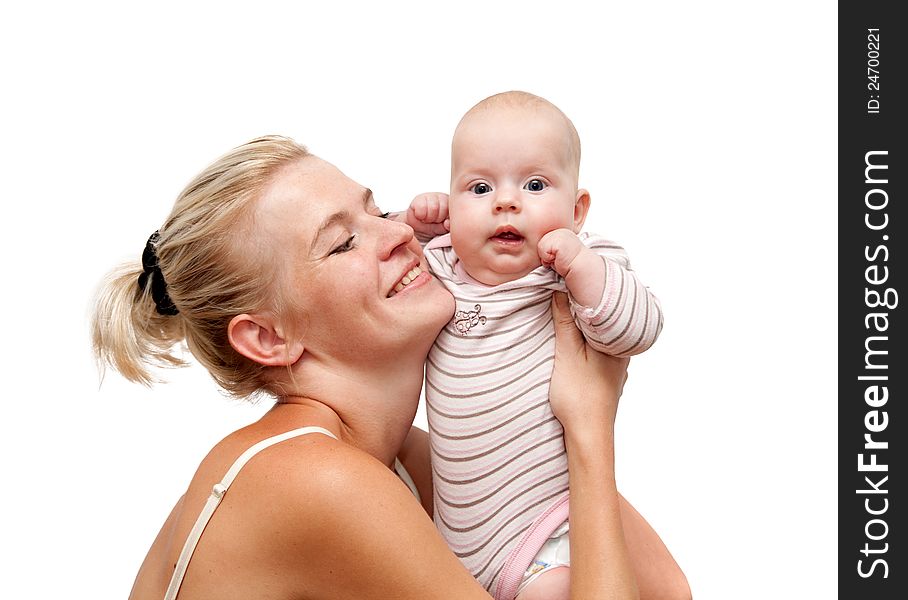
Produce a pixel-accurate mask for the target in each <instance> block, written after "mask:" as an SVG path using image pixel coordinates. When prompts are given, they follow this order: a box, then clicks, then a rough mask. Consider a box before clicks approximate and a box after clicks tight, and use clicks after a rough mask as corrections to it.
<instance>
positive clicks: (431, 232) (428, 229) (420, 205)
mask: <svg viewBox="0 0 908 600" xmlns="http://www.w3.org/2000/svg"><path fill="white" fill-rule="evenodd" d="M406 220H407V225H409V226H410V227H412V228H413V230H414V231H415V232H416V234H417V236H418V237H420V238H422V239H426V238H428V239H431V238H433V237H435V236H437V235H444V234H446V233H448V230H449V229H450V228H451V227H450V221H449V220H448V195H447V194H442V193H441V192H429V193H428V194H420V195H418V196H416V197H415V198H413V201H412V202H411V203H410V208H408V209H407V219H406Z"/></svg>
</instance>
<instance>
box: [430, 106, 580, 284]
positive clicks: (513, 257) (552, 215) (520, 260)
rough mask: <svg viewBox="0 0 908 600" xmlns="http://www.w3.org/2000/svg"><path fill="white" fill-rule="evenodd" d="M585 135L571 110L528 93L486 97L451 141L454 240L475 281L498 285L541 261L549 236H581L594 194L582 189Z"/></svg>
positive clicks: (464, 263)
mask: <svg viewBox="0 0 908 600" xmlns="http://www.w3.org/2000/svg"><path fill="white" fill-rule="evenodd" d="M579 169H580V138H579V137H578V135H577V130H576V129H574V125H573V124H572V123H571V121H570V119H568V118H567V117H566V116H565V115H564V113H562V112H561V111H560V110H558V108H557V107H556V106H555V105H553V104H552V103H551V102H549V101H547V100H545V99H543V98H540V97H538V96H534V95H532V94H528V93H526V92H505V93H502V94H496V95H495V96H491V97H489V98H486V99H485V100H483V101H482V102H480V103H479V104H477V105H476V106H474V107H473V108H471V109H470V110H469V111H468V112H467V114H466V115H464V117H463V118H462V119H461V120H460V123H459V124H458V125H457V129H456V130H455V131H454V139H453V141H452V143H451V192H450V198H449V200H448V210H449V214H450V219H451V242H452V245H453V247H454V251H455V252H456V253H457V256H458V257H459V258H460V260H461V261H462V262H463V266H464V268H465V269H466V271H467V273H469V274H470V276H471V277H473V278H474V279H477V280H479V281H481V282H482V283H485V284H487V285H498V284H501V283H505V282H507V281H513V280H515V279H519V278H520V277H523V276H524V275H526V274H527V273H529V272H530V271H532V270H533V269H535V268H536V267H538V266H539V265H540V264H541V263H540V260H539V255H538V253H537V250H536V245H537V244H538V243H539V240H540V239H541V238H542V236H544V235H545V234H546V233H548V232H550V231H553V230H555V229H561V228H567V229H570V230H572V231H573V232H574V233H578V232H579V231H580V228H581V227H582V226H583V221H584V219H586V213H587V210H588V208H589V201H590V197H589V193H588V192H587V191H586V190H583V189H578V184H577V179H578V175H579Z"/></svg>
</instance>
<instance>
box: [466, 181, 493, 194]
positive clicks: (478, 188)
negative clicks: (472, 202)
mask: <svg viewBox="0 0 908 600" xmlns="http://www.w3.org/2000/svg"><path fill="white" fill-rule="evenodd" d="M470 191H471V192H473V193H474V194H479V195H482V194H488V193H489V192H491V191H492V188H491V187H490V186H489V184H488V183H477V184H476V185H474V186H473V187H472V188H470Z"/></svg>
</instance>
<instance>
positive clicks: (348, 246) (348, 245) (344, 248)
mask: <svg viewBox="0 0 908 600" xmlns="http://www.w3.org/2000/svg"><path fill="white" fill-rule="evenodd" d="M355 238H356V234H355V233H354V234H353V235H351V236H350V237H348V238H347V239H346V240H345V241H344V243H343V244H341V245H340V246H338V247H337V248H335V249H334V250H332V251H331V252H330V253H329V255H334V254H341V253H342V252H349V251H350V250H353V248H355V247H356V244H354V243H353V240H354V239H355Z"/></svg>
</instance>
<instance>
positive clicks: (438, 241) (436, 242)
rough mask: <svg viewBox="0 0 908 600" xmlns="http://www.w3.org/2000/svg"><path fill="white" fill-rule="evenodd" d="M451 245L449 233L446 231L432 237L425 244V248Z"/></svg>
mask: <svg viewBox="0 0 908 600" xmlns="http://www.w3.org/2000/svg"><path fill="white" fill-rule="evenodd" d="M450 245H451V234H450V233H446V234H444V235H440V236H438V237H434V238H432V240H431V241H430V242H429V243H428V244H426V247H425V249H426V250H431V249H433V248H446V247H448V246H450Z"/></svg>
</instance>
